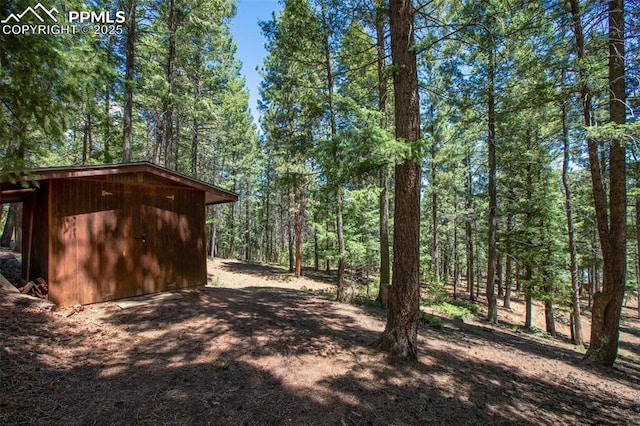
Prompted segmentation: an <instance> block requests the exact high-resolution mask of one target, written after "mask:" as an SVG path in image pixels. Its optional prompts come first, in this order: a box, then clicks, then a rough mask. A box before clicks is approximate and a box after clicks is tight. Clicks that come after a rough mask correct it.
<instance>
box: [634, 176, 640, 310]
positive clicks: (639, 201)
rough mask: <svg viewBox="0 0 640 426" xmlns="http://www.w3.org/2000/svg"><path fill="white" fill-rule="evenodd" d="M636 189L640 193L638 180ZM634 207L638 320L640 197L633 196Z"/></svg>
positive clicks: (639, 302)
mask: <svg viewBox="0 0 640 426" xmlns="http://www.w3.org/2000/svg"><path fill="white" fill-rule="evenodd" d="M636 189H637V190H638V191H640V179H639V178H636ZM635 205H636V271H637V272H636V288H637V291H636V298H637V302H638V318H640V196H638V195H636V196H635Z"/></svg>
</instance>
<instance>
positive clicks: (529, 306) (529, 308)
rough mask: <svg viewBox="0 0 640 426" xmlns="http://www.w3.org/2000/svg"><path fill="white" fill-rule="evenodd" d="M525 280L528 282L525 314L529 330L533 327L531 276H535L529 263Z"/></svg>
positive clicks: (525, 323)
mask: <svg viewBox="0 0 640 426" xmlns="http://www.w3.org/2000/svg"><path fill="white" fill-rule="evenodd" d="M525 268H526V269H525V277H524V278H525V280H526V282H527V284H526V285H525V289H524V293H525V294H524V300H525V314H524V328H526V329H527V330H531V328H532V327H533V298H532V297H531V288H530V286H531V278H532V277H533V272H532V271H531V266H529V265H527V266H526V267H525Z"/></svg>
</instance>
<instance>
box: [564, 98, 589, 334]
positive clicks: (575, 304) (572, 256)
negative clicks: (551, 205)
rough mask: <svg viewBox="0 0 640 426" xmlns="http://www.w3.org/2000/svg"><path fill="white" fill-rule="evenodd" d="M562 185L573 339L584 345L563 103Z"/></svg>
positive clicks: (567, 136)
mask: <svg viewBox="0 0 640 426" xmlns="http://www.w3.org/2000/svg"><path fill="white" fill-rule="evenodd" d="M562 142H563V162H562V185H563V187H564V204H565V212H566V216H567V235H568V237H569V241H568V245H569V247H568V248H569V268H570V275H571V305H572V308H573V311H572V319H573V320H572V334H571V335H572V339H573V343H574V344H575V345H580V346H582V345H584V338H583V337H582V322H581V321H580V317H581V316H580V282H579V281H578V250H577V247H576V238H575V230H574V225H573V201H572V196H571V183H570V182H569V162H570V150H569V129H568V126H567V111H566V105H565V103H564V102H563V103H562Z"/></svg>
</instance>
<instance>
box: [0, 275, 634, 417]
mask: <svg viewBox="0 0 640 426" xmlns="http://www.w3.org/2000/svg"><path fill="white" fill-rule="evenodd" d="M247 268H248V269H249V270H250V268H251V267H250V266H248V267H247ZM245 273H247V272H246V270H245ZM248 273H250V272H248ZM0 308H1V309H0V316H1V318H0V342H1V343H0V349H1V351H0V368H1V371H0V423H2V424H13V423H20V424H132V423H135V424H220V425H239V424H331V425H333V424H347V425H351V424H353V425H356V424H357V425H360V424H372V425H387V424H397V425H401V424H411V425H413V424H415V425H418V424H519V425H539V424H558V423H570V424H572V423H581V424H634V423H635V424H637V423H638V422H640V406H639V405H637V403H638V402H640V401H639V400H638V393H637V392H636V394H635V395H629V398H628V399H620V398H616V397H615V396H614V395H613V394H608V393H607V391H606V390H603V389H602V388H598V389H595V388H591V387H588V386H586V385H585V384H584V383H582V382H580V381H579V380H577V379H575V378H572V377H571V376H570V375H569V376H567V377H566V378H565V379H564V380H562V381H553V380H551V379H547V378H545V377H534V376H530V375H528V374H527V373H526V372H525V371H524V370H521V369H514V368H512V367H509V366H507V365H505V364H502V363H500V362H484V363H482V364H480V363H478V361H477V360H474V358H473V356H470V354H469V353H466V352H465V351H464V350H462V349H461V350H460V351H452V350H450V349H449V350H446V349H444V348H443V347H441V346H439V345H437V344H433V343H432V342H437V341H447V342H455V344H456V345H459V347H460V348H465V347H469V348H473V347H474V346H476V345H487V344H488V345H493V346H499V347H500V350H505V351H512V352H515V351H526V352H527V353H529V354H532V355H535V356H536V359H537V360H538V362H540V363H544V362H546V360H558V359H561V360H563V362H566V363H568V364H569V365H570V366H577V368H581V369H582V368H586V369H587V370H589V371H590V370H591V367H589V366H586V367H583V366H582V364H581V363H580V362H579V358H580V355H579V354H578V353H575V352H572V351H569V350H565V349H560V348H557V347H548V346H546V345H545V344H544V343H541V342H536V341H531V340H528V339H524V338H520V337H519V336H516V335H511V334H508V333H503V332H501V331H499V330H498V331H492V332H488V331H486V330H484V329H482V328H481V327H473V326H470V325H466V324H462V323H458V322H455V321H451V322H449V323H447V325H446V327H445V329H444V330H443V331H433V330H426V329H422V330H421V332H420V335H421V347H422V353H421V361H420V362H419V363H404V362H398V361H395V360H393V359H389V358H387V357H386V356H385V355H384V354H382V353H380V352H378V351H377V349H376V348H375V342H376V341H377V338H378V336H379V333H380V325H381V324H382V322H381V319H382V318H383V312H382V311H379V310H376V309H373V308H371V309H368V310H364V309H363V308H358V307H352V306H345V305H339V304H335V303H333V302H329V301H327V300H322V299H318V298H312V297H308V296H305V295H303V294H301V293H297V292H295V291H292V290H286V289H279V288H260V287H254V288H244V289H225V288H208V289H206V290H203V291H192V292H187V293H185V297H183V298H181V299H177V300H168V301H166V302H163V303H161V304H150V305H146V306H144V307H140V308H139V309H135V310H133V309H132V310H120V309H118V308H116V307H115V306H114V305H111V304H105V305H103V306H101V307H90V308H88V310H87V312H85V313H83V312H80V313H77V314H75V315H73V316H72V317H69V318H67V317H65V316H61V315H58V314H51V313H48V312H46V311H42V310H37V309H27V308H21V307H18V306H14V305H11V304H9V303H8V302H7V301H6V300H4V299H3V300H2V306H1V307H0ZM89 313H92V315H93V316H91V317H90V318H91V319H90V320H88V318H85V319H83V315H89ZM315 370H317V371H319V372H320V373H321V374H316V375H314V374H312V373H314V371H315ZM299 376H300V377H299ZM305 377H307V378H308V381H304V382H303V381H302V380H301V378H305ZM312 378H313V380H312ZM603 380H616V381H618V380H628V382H629V383H628V385H629V386H630V388H635V389H636V390H637V389H638V375H637V374H635V375H634V376H631V377H629V378H626V379H625V378H624V377H622V375H621V374H620V373H619V372H617V371H614V370H612V371H610V372H608V373H605V375H604V376H603ZM634 401H635V403H636V404H635V405H634Z"/></svg>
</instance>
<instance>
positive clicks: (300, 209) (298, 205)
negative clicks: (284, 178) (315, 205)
mask: <svg viewBox="0 0 640 426" xmlns="http://www.w3.org/2000/svg"><path fill="white" fill-rule="evenodd" d="M293 202H294V205H295V212H294V214H293V231H294V238H295V243H296V247H295V251H296V253H295V271H294V273H295V276H296V277H301V276H302V227H303V222H304V193H303V189H302V188H301V187H300V183H296V184H295V186H294V192H293Z"/></svg>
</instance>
